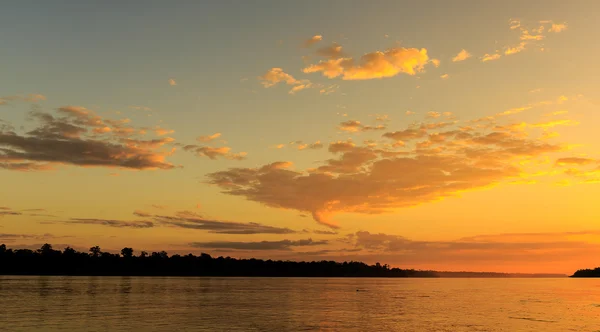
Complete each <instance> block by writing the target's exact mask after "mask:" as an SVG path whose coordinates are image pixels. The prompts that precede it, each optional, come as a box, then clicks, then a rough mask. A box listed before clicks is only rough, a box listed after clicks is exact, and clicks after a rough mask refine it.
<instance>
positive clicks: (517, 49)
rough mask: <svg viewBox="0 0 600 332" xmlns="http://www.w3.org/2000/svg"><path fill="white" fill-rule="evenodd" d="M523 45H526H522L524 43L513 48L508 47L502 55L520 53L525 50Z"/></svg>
mask: <svg viewBox="0 0 600 332" xmlns="http://www.w3.org/2000/svg"><path fill="white" fill-rule="evenodd" d="M525 45H527V44H526V43H524V42H522V43H519V45H517V46H515V47H508V48H507V49H506V50H505V51H504V55H511V54H517V53H520V52H521V51H523V50H524V49H525Z"/></svg>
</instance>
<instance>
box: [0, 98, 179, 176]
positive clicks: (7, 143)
mask: <svg viewBox="0 0 600 332" xmlns="http://www.w3.org/2000/svg"><path fill="white" fill-rule="evenodd" d="M57 113H58V114H59V115H64V116H63V117H56V116H53V115H51V114H49V113H41V112H37V111H34V112H31V113H30V115H29V116H30V118H31V119H32V120H34V121H37V122H39V126H38V127H36V128H34V129H33V130H30V131H28V132H25V133H24V134H19V133H15V132H14V131H6V130H4V131H0V168H4V169H9V170H29V171H34V170H46V169H51V168H52V166H54V165H60V164H67V165H75V166H96V167H119V168H129V169H138V170H144V169H171V168H174V167H175V166H174V165H173V164H170V163H168V162H166V161H165V158H166V157H167V156H169V155H170V154H171V153H172V151H161V150H160V146H161V145H162V144H158V145H157V144H150V143H151V142H152V141H144V140H129V139H125V138H124V137H126V136H132V135H136V132H137V131H138V130H137V129H135V128H133V127H129V126H126V125H125V123H127V122H129V120H128V119H125V120H119V121H115V120H110V119H103V118H101V117H100V116H97V115H95V114H94V113H93V112H92V111H90V110H88V109H86V108H84V107H80V106H64V107H60V108H58V109H57ZM106 127H108V128H109V129H110V130H103V128H106ZM98 129H101V130H98ZM169 140H172V139H169ZM131 142H137V143H138V144H132V143H131Z"/></svg>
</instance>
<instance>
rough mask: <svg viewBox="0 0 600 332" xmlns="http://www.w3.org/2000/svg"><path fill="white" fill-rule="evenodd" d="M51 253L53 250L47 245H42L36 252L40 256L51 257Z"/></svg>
mask: <svg viewBox="0 0 600 332" xmlns="http://www.w3.org/2000/svg"><path fill="white" fill-rule="evenodd" d="M53 251H54V250H52V245H51V244H48V243H46V244H44V245H42V247H41V248H40V249H38V252H39V253H40V254H42V255H51V254H52V252H53Z"/></svg>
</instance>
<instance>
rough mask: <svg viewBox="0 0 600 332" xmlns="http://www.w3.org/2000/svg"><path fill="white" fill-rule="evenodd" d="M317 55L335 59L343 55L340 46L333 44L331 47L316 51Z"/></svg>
mask: <svg viewBox="0 0 600 332" xmlns="http://www.w3.org/2000/svg"><path fill="white" fill-rule="evenodd" d="M317 55H320V56H323V57H327V58H332V59H337V58H340V57H342V56H343V55H344V53H343V52H342V46H341V45H339V44H338V43H333V44H331V46H327V47H323V48H320V49H318V50H317Z"/></svg>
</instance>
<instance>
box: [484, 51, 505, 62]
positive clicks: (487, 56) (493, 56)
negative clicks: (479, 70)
mask: <svg viewBox="0 0 600 332" xmlns="http://www.w3.org/2000/svg"><path fill="white" fill-rule="evenodd" d="M501 56H502V55H500V54H498V53H495V54H487V53H486V54H485V55H484V56H483V57H481V62H487V61H493V60H498V59H500V57H501Z"/></svg>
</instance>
